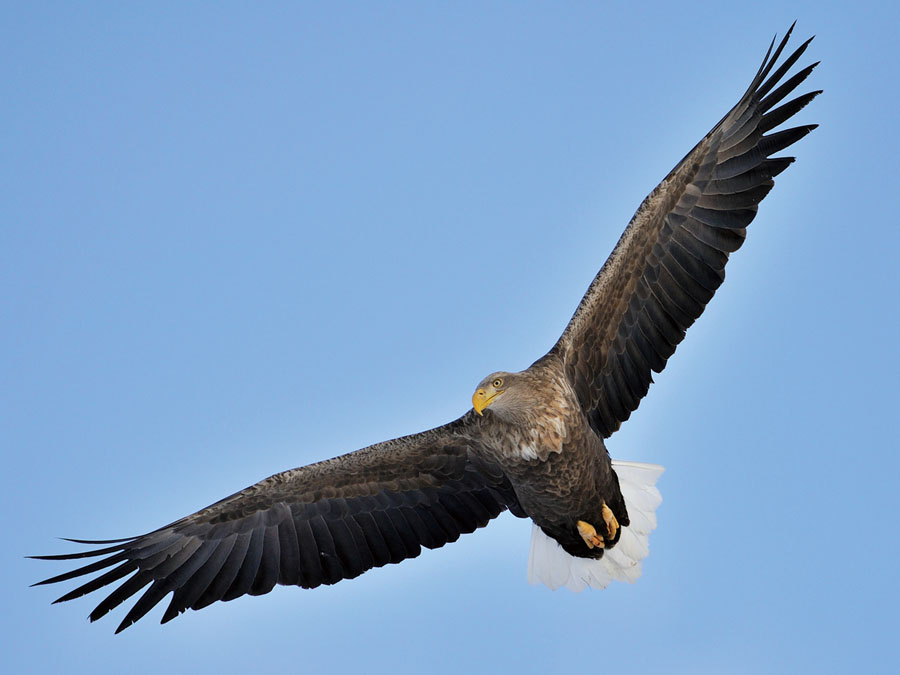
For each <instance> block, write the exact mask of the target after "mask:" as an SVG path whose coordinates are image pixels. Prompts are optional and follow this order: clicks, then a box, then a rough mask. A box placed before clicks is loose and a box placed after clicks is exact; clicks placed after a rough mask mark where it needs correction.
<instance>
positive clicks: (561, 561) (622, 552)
mask: <svg viewBox="0 0 900 675" xmlns="http://www.w3.org/2000/svg"><path fill="white" fill-rule="evenodd" d="M612 465H613V468H614V469H615V470H616V474H617V475H618V476H619V488H620V489H621V490H622V496H623V497H624V498H625V506H626V507H627V508H628V519H629V520H630V521H631V524H630V525H629V526H628V527H623V528H622V534H621V536H620V537H619V542H618V543H617V544H616V546H615V548H612V549H610V550H608V551H606V552H604V554H603V557H602V558H600V560H594V559H592V558H576V557H575V556H571V555H569V554H568V553H566V552H565V551H564V550H563V548H562V546H560V545H559V544H557V543H556V541H554V540H553V539H551V538H550V537H548V536H547V535H546V534H544V531H543V530H541V528H539V527H538V526H537V525H534V526H533V527H532V530H531V552H530V554H529V556H528V583H530V584H538V583H540V584H544V585H545V586H549V587H550V588H552V589H553V590H556V589H557V588H561V587H563V586H565V587H566V588H568V589H570V590H572V591H576V592H578V591H582V590H584V589H585V588H587V587H588V586H590V587H592V588H606V587H607V586H609V584H610V582H611V581H612V580H613V579H615V580H617V581H627V582H628V583H634V582H635V581H636V580H637V578H638V577H639V576H641V560H643V559H644V558H646V557H647V554H649V553H650V545H649V537H650V532H651V531H652V530H653V529H654V528H656V513H655V512H656V508H657V507H658V506H659V505H660V503H661V502H662V496H661V495H660V494H659V490H658V489H657V488H656V481H657V479H658V478H659V477H660V475H661V474H662V472H663V471H664V469H663V467H661V466H660V465H659V464H643V463H641V462H622V461H619V460H615V459H614V460H613V461H612Z"/></svg>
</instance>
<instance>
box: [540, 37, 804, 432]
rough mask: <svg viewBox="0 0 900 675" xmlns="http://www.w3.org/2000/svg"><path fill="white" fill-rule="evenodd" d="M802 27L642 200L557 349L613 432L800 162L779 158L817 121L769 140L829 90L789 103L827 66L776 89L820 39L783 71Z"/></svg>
mask: <svg viewBox="0 0 900 675" xmlns="http://www.w3.org/2000/svg"><path fill="white" fill-rule="evenodd" d="M791 30H793V26H791ZM791 30H788V32H787V34H786V35H785V36H784V38H783V39H782V41H781V42H780V43H779V45H778V47H777V49H775V52H774V54H773V53H772V48H773V47H774V45H775V42H774V40H773V42H772V45H771V46H770V47H769V51H768V53H767V54H766V57H765V59H763V63H762V65H761V66H760V68H759V71H758V72H757V74H756V76H755V77H754V78H753V81H752V82H751V83H750V86H749V88H748V89H747V91H746V92H745V93H744V95H743V96H742V97H741V100H740V101H739V102H738V103H737V105H735V106H734V108H732V109H731V111H729V113H728V114H727V115H726V116H725V117H724V118H723V119H722V120H721V121H720V122H719V123H718V124H717V125H716V126H715V127H713V129H712V131H710V132H709V133H708V134H707V135H706V136H705V137H704V138H703V140H701V141H700V142H699V143H698V144H697V145H696V146H695V147H694V149H693V150H691V152H689V153H688V154H687V155H686V156H685V157H684V159H682V160H681V162H679V163H678V165H677V166H676V167H675V168H674V169H672V171H671V172H670V173H669V175H668V176H666V177H665V179H664V180H663V181H662V182H661V183H660V184H659V185H658V186H657V187H656V188H655V189H654V190H653V192H651V193H650V194H649V195H648V196H647V198H646V199H645V200H644V201H643V203H642V204H641V205H640V207H639V208H638V210H637V212H636V213H635V215H634V217H633V218H632V219H631V222H630V223H629V224H628V227H627V228H626V229H625V232H624V233H623V234H622V237H621V238H620V239H619V242H618V244H617V245H616V247H615V249H614V250H613V252H612V254H611V255H610V256H609V258H608V259H607V261H606V263H605V264H604V265H603V267H602V268H601V270H600V272H599V273H598V274H597V276H596V277H595V278H594V280H593V282H592V283H591V285H590V287H589V288H588V290H587V293H586V294H585V296H584V298H583V299H582V301H581V303H580V304H579V306H578V309H577V310H576V311H575V315H574V316H573V317H572V320H571V321H570V322H569V325H568V326H567V327H566V329H565V331H564V332H563V334H562V336H561V337H560V339H559V341H558V342H557V344H556V345H555V346H554V347H553V349H552V350H551V352H550V355H556V356H557V357H558V358H560V359H561V361H562V363H563V365H564V368H565V371H566V373H567V375H568V377H569V380H570V382H571V383H572V385H573V387H574V389H575V391H576V393H577V395H578V399H579V402H580V403H581V406H582V408H583V409H584V410H585V411H586V412H587V414H588V417H589V419H590V421H591V425H592V426H593V427H594V429H595V430H596V431H597V433H599V434H600V435H601V436H603V437H608V436H610V435H611V434H612V433H613V432H614V431H616V430H617V429H618V428H619V426H621V424H622V422H624V421H625V420H627V419H628V417H629V416H630V415H631V413H632V412H633V411H634V410H635V409H636V408H637V407H638V405H639V404H640V401H641V399H642V398H643V397H644V395H645V394H646V393H647V390H648V388H649V387H650V384H651V382H652V381H653V380H652V373H653V372H657V373H658V372H661V371H662V370H663V368H665V365H666V361H667V360H668V358H669V357H670V356H671V355H672V354H673V353H674V351H675V347H676V346H677V345H678V343H680V342H681V340H682V339H683V338H684V335H685V331H686V330H687V328H688V327H689V326H690V325H691V324H693V322H694V321H695V320H696V319H697V317H699V316H700V314H701V313H702V312H703V309H704V308H705V306H706V304H707V303H708V302H709V301H710V299H711V298H712V296H713V294H714V293H715V291H716V289H717V288H718V287H719V286H720V285H721V283H722V281H723V280H724V279H725V264H726V263H727V262H728V256H729V254H730V253H732V252H733V251H736V250H737V249H738V248H740V246H741V244H743V242H744V237H745V236H746V227H747V225H749V224H750V222H751V221H752V220H753V218H754V217H755V216H756V209H757V206H758V204H759V202H760V201H762V200H763V198H765V196H766V195H767V194H768V192H769V190H771V189H772V186H773V185H774V181H773V179H774V177H775V176H777V175H778V174H779V173H781V172H782V171H784V169H786V168H787V167H788V165H790V163H791V162H793V161H794V158H793V157H772V156H771V155H773V154H774V153H777V152H780V151H781V150H783V149H784V148H786V147H788V146H790V145H791V144H793V143H795V142H796V141H798V140H799V139H800V138H802V137H803V136H805V135H806V134H807V133H809V132H810V131H811V130H812V129H814V128H815V126H816V125H804V126H798V127H794V128H791V129H785V130H783V131H776V132H773V133H769V134H766V132H768V131H770V130H771V129H773V128H775V127H776V126H778V125H779V124H781V123H782V122H784V121H786V120H787V119H788V118H790V117H791V116H793V115H794V114H796V113H797V112H798V111H799V110H801V109H802V108H803V107H804V106H806V105H807V104H808V103H809V102H810V101H812V100H813V98H815V97H816V96H817V95H818V94H819V93H821V92H820V91H813V92H809V93H807V94H803V95H800V96H798V97H796V98H794V99H792V100H791V101H788V102H787V103H784V104H782V105H780V106H779V105H778V104H780V103H781V101H782V100H783V99H784V98H785V97H787V96H788V95H789V94H790V93H791V92H792V91H794V89H795V88H796V87H797V86H798V85H799V84H800V83H801V82H803V81H804V80H805V79H806V77H807V76H808V75H809V74H810V73H811V72H812V70H813V68H814V67H815V66H816V65H817V64H813V65H811V66H808V67H806V68H804V69H802V70H800V71H799V72H798V73H797V74H796V75H793V76H792V77H790V78H789V79H787V80H786V81H785V82H784V83H782V84H781V85H779V86H777V87H776V85H778V83H779V81H780V80H781V79H782V77H784V75H785V74H786V73H787V71H788V70H789V69H790V68H791V66H793V65H794V63H796V61H797V60H798V59H799V58H800V56H801V55H802V54H803V52H804V51H805V50H806V47H807V45H808V44H809V43H810V41H811V40H812V38H810V40H807V41H806V42H804V43H803V44H802V45H800V46H799V47H798V48H797V49H796V50H795V51H794V52H793V53H792V54H791V55H790V56H788V57H787V58H786V59H785V60H784V62H783V63H782V64H781V65H780V66H779V67H778V68H777V69H776V70H774V72H773V70H772V69H773V67H774V66H775V64H776V62H777V61H778V59H779V57H780V56H781V54H782V51H783V50H784V47H785V45H786V44H787V41H788V38H789V37H790V34H791ZM776 106H778V107H776Z"/></svg>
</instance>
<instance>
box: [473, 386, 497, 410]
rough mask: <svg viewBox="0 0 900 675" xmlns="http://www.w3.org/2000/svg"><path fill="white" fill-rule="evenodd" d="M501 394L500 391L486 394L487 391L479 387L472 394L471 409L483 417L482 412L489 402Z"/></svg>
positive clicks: (491, 391)
mask: <svg viewBox="0 0 900 675" xmlns="http://www.w3.org/2000/svg"><path fill="white" fill-rule="evenodd" d="M502 393H503V390H502V389H501V390H499V391H497V390H495V389H491V390H490V393H488V392H487V391H485V390H484V389H482V388H481V387H479V388H478V389H476V390H475V393H474V394H472V407H473V408H475V412H477V413H478V414H479V415H483V414H484V413H483V412H482V411H483V410H484V409H485V408H487V407H488V406H489V405H490V404H491V401H493V400H494V399H495V398H497V397H498V396H499V395H500V394H502Z"/></svg>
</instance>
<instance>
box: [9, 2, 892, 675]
mask: <svg viewBox="0 0 900 675" xmlns="http://www.w3.org/2000/svg"><path fill="white" fill-rule="evenodd" d="M845 5H846V9H845ZM897 7H898V5H897V4H896V3H887V2H885V3H827V2H809V3H783V2H754V3H721V2H706V3H695V4H694V5H693V6H692V7H690V8H686V7H685V6H684V3H665V4H664V5H662V4H656V3H622V2H591V3H587V2H581V3H568V4H567V5H563V3H550V2H546V3H519V2H508V3H507V2H494V3H483V2H477V3H476V2H461V3H447V2H432V3H390V2H385V3H339V2H331V3H316V4H315V5H314V4H313V3H306V4H300V3H297V4H294V5H292V6H284V5H279V4H275V3H268V4H266V5H265V6H260V5H258V4H250V3H192V4H191V5H190V6H187V7H186V6H184V5H183V3H141V4H138V3H130V5H126V4H123V3H108V4H107V3H68V2H67V3H12V2H8V3H4V4H3V6H2V9H0V87H2V100H3V103H2V105H0V147H2V151H0V193H2V197H0V288H2V293H0V321H2V330H0V359H2V387H0V443H2V453H3V465H4V470H3V485H4V487H3V490H2V497H0V499H2V500H3V501H2V509H3V513H4V514H5V515H4V523H5V528H4V530H5V531H4V536H3V538H2V544H0V547H2V549H0V551H2V555H0V565H2V578H3V611H2V612H0V624H2V625H0V641H2V652H3V657H2V659H3V663H4V669H5V670H6V671H7V672H10V673H12V672H26V671H27V672H39V673H41V672H47V673H49V672H54V673H55V672H90V673H114V672H124V671H128V672H132V673H156V672H163V671H168V672H211V671H213V670H217V671H219V672H237V671H244V672H259V671H260V669H261V670H262V671H269V672H275V671H279V672H310V673H315V672H326V671H325V669H327V672H338V673H340V672H360V671H368V672H379V671H390V672H417V671H418V672H421V671H422V670H423V669H425V668H428V669H429V670H431V671H432V672H440V673H444V672H446V673H451V672H473V671H476V672H477V671H487V670H488V669H491V670H492V671H493V672H511V671H516V670H517V671H538V670H540V671H543V672H568V671H570V670H575V669H581V670H588V671H592V670H596V671H597V672H600V671H602V672H616V673H629V672H673V673H705V672H710V673H725V672H727V673H760V672H804V671H805V672H851V671H855V672H867V673H868V672H897V671H896V670H894V669H895V668H897V667H898V657H897V651H896V645H895V642H896V639H897V628H898V624H900V617H898V610H897V606H898V602H900V597H898V585H900V581H898V577H900V573H898V563H897V558H898V553H900V547H898V544H897V540H896V533H897V524H896V517H897V513H898V510H900V498H898V488H897V482H898V475H900V461H898V458H897V450H898V447H897V440H896V439H897V426H898V423H897V420H898V414H897V404H898V396H897V377H898V375H900V369H898V364H897V357H898V351H900V350H898V344H900V342H898V338H900V334H898V314H900V312H898V290H900V288H898V286H900V283H898V276H900V272H898V261H897V257H896V256H897V251H898V247H900V234H898V229H900V228H898V225H900V224H898V221H897V216H896V211H897V209H896V200H897V194H898V189H900V184H898V179H897V156H898V150H900V147H898V142H897V140H898V134H897V129H898V124H897V115H898V112H897V111H898V108H900V105H898V104H900V101H898V85H897V82H898V81H900V71H898V62H900V58H898V56H900V55H898V48H897V35H896V31H897V26H898V25H900V11H898V9H897ZM795 18H796V19H798V25H797V29H796V33H795V40H794V42H793V44H799V42H800V41H801V40H802V39H805V38H806V37H807V36H809V35H812V34H817V35H818V37H817V39H816V40H815V41H814V42H813V44H812V46H811V47H810V50H809V51H808V53H807V56H804V58H803V63H808V62H811V61H815V60H820V59H821V61H822V65H821V66H820V67H819V69H818V70H817V71H816V72H815V73H814V75H813V76H812V78H811V79H810V80H809V85H808V86H806V87H805V88H804V90H808V89H819V88H822V89H825V95H823V96H821V97H819V99H817V100H816V101H815V103H814V104H813V105H812V106H810V107H809V108H808V109H806V110H804V111H803V112H802V113H801V114H800V115H799V116H798V119H797V122H798V123H810V122H818V123H820V124H821V128H819V129H818V130H817V131H815V132H814V133H813V134H812V135H810V136H808V137H807V138H806V139H804V140H803V141H801V142H800V143H799V144H798V145H797V146H795V147H794V148H793V149H792V152H793V153H794V154H796V155H797V157H798V161H797V162H796V164H794V165H793V166H792V167H791V168H790V169H789V170H788V171H787V172H786V173H785V174H783V175H782V176H781V177H779V178H778V181H777V185H776V187H775V189H774V191H773V192H772V193H771V194H770V196H769V197H768V198H767V199H766V201H765V202H764V203H763V205H762V207H761V209H760V215H759V217H758V218H757V219H756V221H755V222H754V223H753V225H752V226H751V228H750V232H749V238H748V241H747V244H746V245H745V247H744V248H743V249H742V250H741V251H740V252H739V253H738V254H736V255H735V256H734V257H733V259H732V262H731V263H730V265H729V267H728V279H727V282H726V283H725V285H724V286H723V287H722V289H721V290H720V291H719V293H718V294H717V296H716V297H715V299H714V300H713V302H712V304H711V305H710V307H709V308H708V310H707V311H706V313H705V314H704V316H703V317H702V318H701V319H700V321H699V322H698V324H697V325H695V326H694V327H693V328H692V329H691V330H690V331H689V332H688V337H687V340H686V341H685V342H684V343H683V344H682V346H681V347H680V348H679V350H678V352H677V353H676V355H675V356H674V357H673V359H672V360H671V361H670V365H669V367H668V368H667V370H666V371H665V372H664V373H663V374H662V375H660V376H658V377H657V378H656V380H657V383H656V384H655V385H654V386H653V387H652V388H651V390H650V395H649V397H648V398H647V399H646V400H645V401H644V403H643V404H642V406H641V408H640V410H639V411H638V412H637V413H635V414H634V415H633V416H632V419H631V420H630V421H629V422H628V423H627V424H626V425H625V427H624V428H623V429H622V430H621V432H620V433H618V434H616V435H615V436H614V437H613V438H612V439H611V441H610V442H609V447H610V449H611V452H612V454H613V456H615V457H620V458H624V459H634V460H643V461H652V462H659V463H662V464H664V465H665V466H666V467H667V472H666V473H665V475H664V476H663V478H662V480H661V482H660V487H661V489H662V492H663V496H664V502H663V504H662V506H661V508H660V511H659V522H660V525H659V529H658V530H657V531H656V532H655V533H654V535H653V536H652V538H651V554H650V557H649V559H648V560H647V561H646V562H645V565H644V576H643V577H642V578H641V579H640V580H639V581H638V582H637V583H636V584H634V585H615V586H614V587H611V588H609V589H607V590H606V591H602V592H585V593H582V594H578V595H576V594H572V593H569V592H568V591H557V592H551V591H549V590H547V589H544V588H537V587H531V586H529V585H528V584H527V583H526V581H525V567H526V560H527V553H528V543H529V536H530V524H529V523H528V522H527V521H523V520H518V519H516V518H514V517H512V516H510V515H508V514H506V515H504V516H502V517H501V518H500V519H498V520H497V521H495V522H494V523H492V524H491V525H490V526H489V527H488V528H487V529H484V530H480V531H479V532H477V533H475V534H473V535H468V536H465V537H463V538H462V539H461V540H460V541H459V542H457V543H456V544H454V545H451V546H448V547H445V548H443V549H440V550H437V551H426V552H425V553H424V554H423V555H422V556H421V557H420V558H418V559H415V560H412V561H407V562H406V563H404V564H402V565H398V566H389V567H387V568H382V569H379V570H374V571H372V572H369V573H367V574H365V575H363V576H362V577H360V578H358V579H356V580H353V581H349V582H343V583H340V584H338V585H336V586H334V587H329V588H319V589H317V590H314V591H303V590H299V589H294V588H281V587H279V588H277V589H276V591H275V592H273V593H271V594H270V595H268V596H265V597H261V598H242V599H239V600H237V601H234V602H231V603H227V604H225V603H219V604H217V605H216V606H213V607H210V608H208V609H205V610H203V611H201V612H189V613H187V614H185V615H183V616H182V617H180V618H179V619H177V620H176V621H174V622H172V623H170V624H167V625H165V626H159V625H158V621H159V618H160V617H161V615H162V610H163V609H164V606H165V603H163V604H162V605H160V606H158V607H157V608H156V609H155V610H154V612H152V613H151V614H150V615H149V616H148V617H146V618H145V619H144V620H142V621H141V622H140V623H138V624H137V625H135V626H133V627H132V628H130V629H128V630H127V631H125V633H123V634H122V635H119V636H113V630H114V629H115V627H116V625H117V623H118V621H119V620H121V618H122V616H123V615H124V612H123V609H122V608H120V609H119V610H117V611H116V612H115V613H114V614H113V615H112V616H111V617H107V618H106V619H104V620H102V621H101V622H100V623H98V624H96V625H90V624H88V622H87V621H86V620H85V617H86V616H87V614H88V612H89V611H90V610H91V609H92V608H93V606H94V605H95V604H96V602H98V601H99V600H100V599H101V596H94V597H90V598H86V599H81V600H78V601H75V602H71V603H67V604H65V605H59V606H53V607H51V606H50V604H49V603H50V602H51V600H53V599H54V598H56V597H57V596H58V595H60V594H62V593H63V592H65V591H66V590H68V589H70V588H72V587H73V586H72V584H68V585H66V586H64V587H50V588H47V587H42V588H37V589H29V588H28V585H29V584H30V583H32V582H34V581H37V580H39V579H42V578H45V577H47V576H50V575H52V574H57V573H59V572H61V571H63V570H65V569H68V567H66V566H64V565H61V564H54V563H46V562H40V561H33V560H25V559H24V558H23V556H25V555H27V554H39V553H61V552H67V551H72V550H75V549H74V546H73V545H69V544H67V543H64V542H60V541H57V540H56V539H54V537H57V536H73V537H87V538H107V537H119V536H127V535H132V534H137V533H140V532H144V531H147V530H150V529H153V528H155V527H157V526H159V525H162V524H164V523H167V522H169V521H172V520H174V519H176V518H178V517H180V516H182V515H185V514H187V513H190V512H192V511H195V510H197V509H198V508H200V507H203V506H205V505H207V504H209V503H211V502H213V501H215V500H217V499H219V498H220V497H223V496H225V495H227V494H230V493H231V492H234V491H236V490H238V489H240V488H243V487H245V486H246V485H249V484H250V483H253V482H255V481H257V480H259V479H261V478H264V477H265V476H267V475H269V474H272V473H275V472H277V471H281V470H283V469H287V468H290V467H294V466H298V465H302V464H307V463H310V462H313V461H316V460H320V459H324V458H327V457H331V456H334V455H336V454H340V453H343V452H346V451H349V450H353V449H356V448H359V447H362V446H365V445H368V444H370V443H374V442H377V441H380V440H384V439H387V438H391V437H394V436H398V435H401V434H406V433H412V432H416V431H419V430H422V429H426V428H429V427H432V426H436V425H438V424H441V423H443V422H445V421H448V420H450V419H453V418H455V417H456V416H458V415H460V414H461V413H463V412H464V411H465V410H466V409H467V408H468V407H469V405H470V396H471V393H472V390H473V388H474V386H475V385H476V384H477V383H478V381H479V380H480V379H481V378H482V377H483V376H484V375H486V374H488V373H489V372H491V371H493V370H497V369H507V370H518V369H521V368H524V367H527V366H528V365H529V364H530V363H531V362H532V361H533V360H534V359H536V358H537V357H539V356H541V355H542V354H543V353H544V352H545V351H546V350H547V349H549V348H550V346H551V345H552V344H553V342H554V341H555V340H556V338H557V337H558V335H559V333H560V332H561V330H562V328H563V326H564V325H565V323H566V321H567V320H568V318H569V317H570V315H571V313H572V311H573V310H574V308H575V306H576V304H577V303H578V301H579V299H580V298H581V295H582V293H583V292H584V290H585V288H586V287H587V285H588V283H589V282H590V280H591V278H592V277H593V275H594V274H595V273H596V271H597V270H598V269H599V267H600V265H601V264H602V263H603V261H604V260H605V258H606V256H607V254H608V253H609V251H610V250H611V248H612V246H613V245H614V243H615V241H616V240H617V238H618V237H619V235H620V233H621V231H622V229H623V228H624V226H625V224H626V223H627V221H628V219H629V218H630V217H631V214H632V213H633V212H634V209H635V208H636V207H637V205H638V204H639V202H640V200H641V199H642V198H643V197H644V195H645V194H646V193H647V192H649V191H650V189H652V188H653V187H654V186H655V185H656V183H657V182H658V181H659V180H660V179H661V178H662V177H663V176H664V175H665V174H666V172H667V171H668V170H669V169H670V168H671V167H672V166H673V165H674V164H675V163H676V162H677V161H678V159H679V158H681V157H682V156H683V155H684V154H685V152H687V151H688V150H689V149H690V148H691V147H692V146H693V145H694V143H695V142H696V141H697V140H699V139H700V138H701V137H702V135H703V134H704V133H706V131H708V129H709V128H710V127H711V126H712V125H713V124H714V123H715V122H716V121H717V120H718V119H719V118H720V117H721V116H722V115H723V114H724V113H725V112H726V111H727V110H728V109H729V108H730V106H731V105H732V104H733V103H734V102H736V100H737V99H738V97H739V96H740V94H741V93H742V92H743V91H744V89H745V87H746V85H747V84H748V82H749V80H750V79H751V77H752V76H753V74H754V73H755V72H756V69H757V67H758V65H759V62H760V61H761V59H762V57H763V55H764V53H765V50H766V47H767V46H768V43H769V40H770V39H771V37H772V35H773V34H774V33H776V32H778V33H779V34H782V33H783V32H784V31H785V30H786V29H787V27H788V26H789V25H790V23H791V21H793V20H794V19H795ZM460 669H463V670H460Z"/></svg>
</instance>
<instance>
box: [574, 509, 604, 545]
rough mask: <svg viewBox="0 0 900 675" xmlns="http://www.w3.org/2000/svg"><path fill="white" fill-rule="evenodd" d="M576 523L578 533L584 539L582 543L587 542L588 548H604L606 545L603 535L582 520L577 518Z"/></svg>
mask: <svg viewBox="0 0 900 675" xmlns="http://www.w3.org/2000/svg"><path fill="white" fill-rule="evenodd" d="M610 513H611V512H610ZM577 525H578V534H580V535H581V538H582V539H584V543H585V544H587V547H588V548H604V547H605V546H606V544H605V543H604V541H603V537H601V536H600V535H599V534H597V530H596V529H595V528H594V526H593V525H591V524H590V523H586V522H584V521H583V520H579V521H578V523H577Z"/></svg>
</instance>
